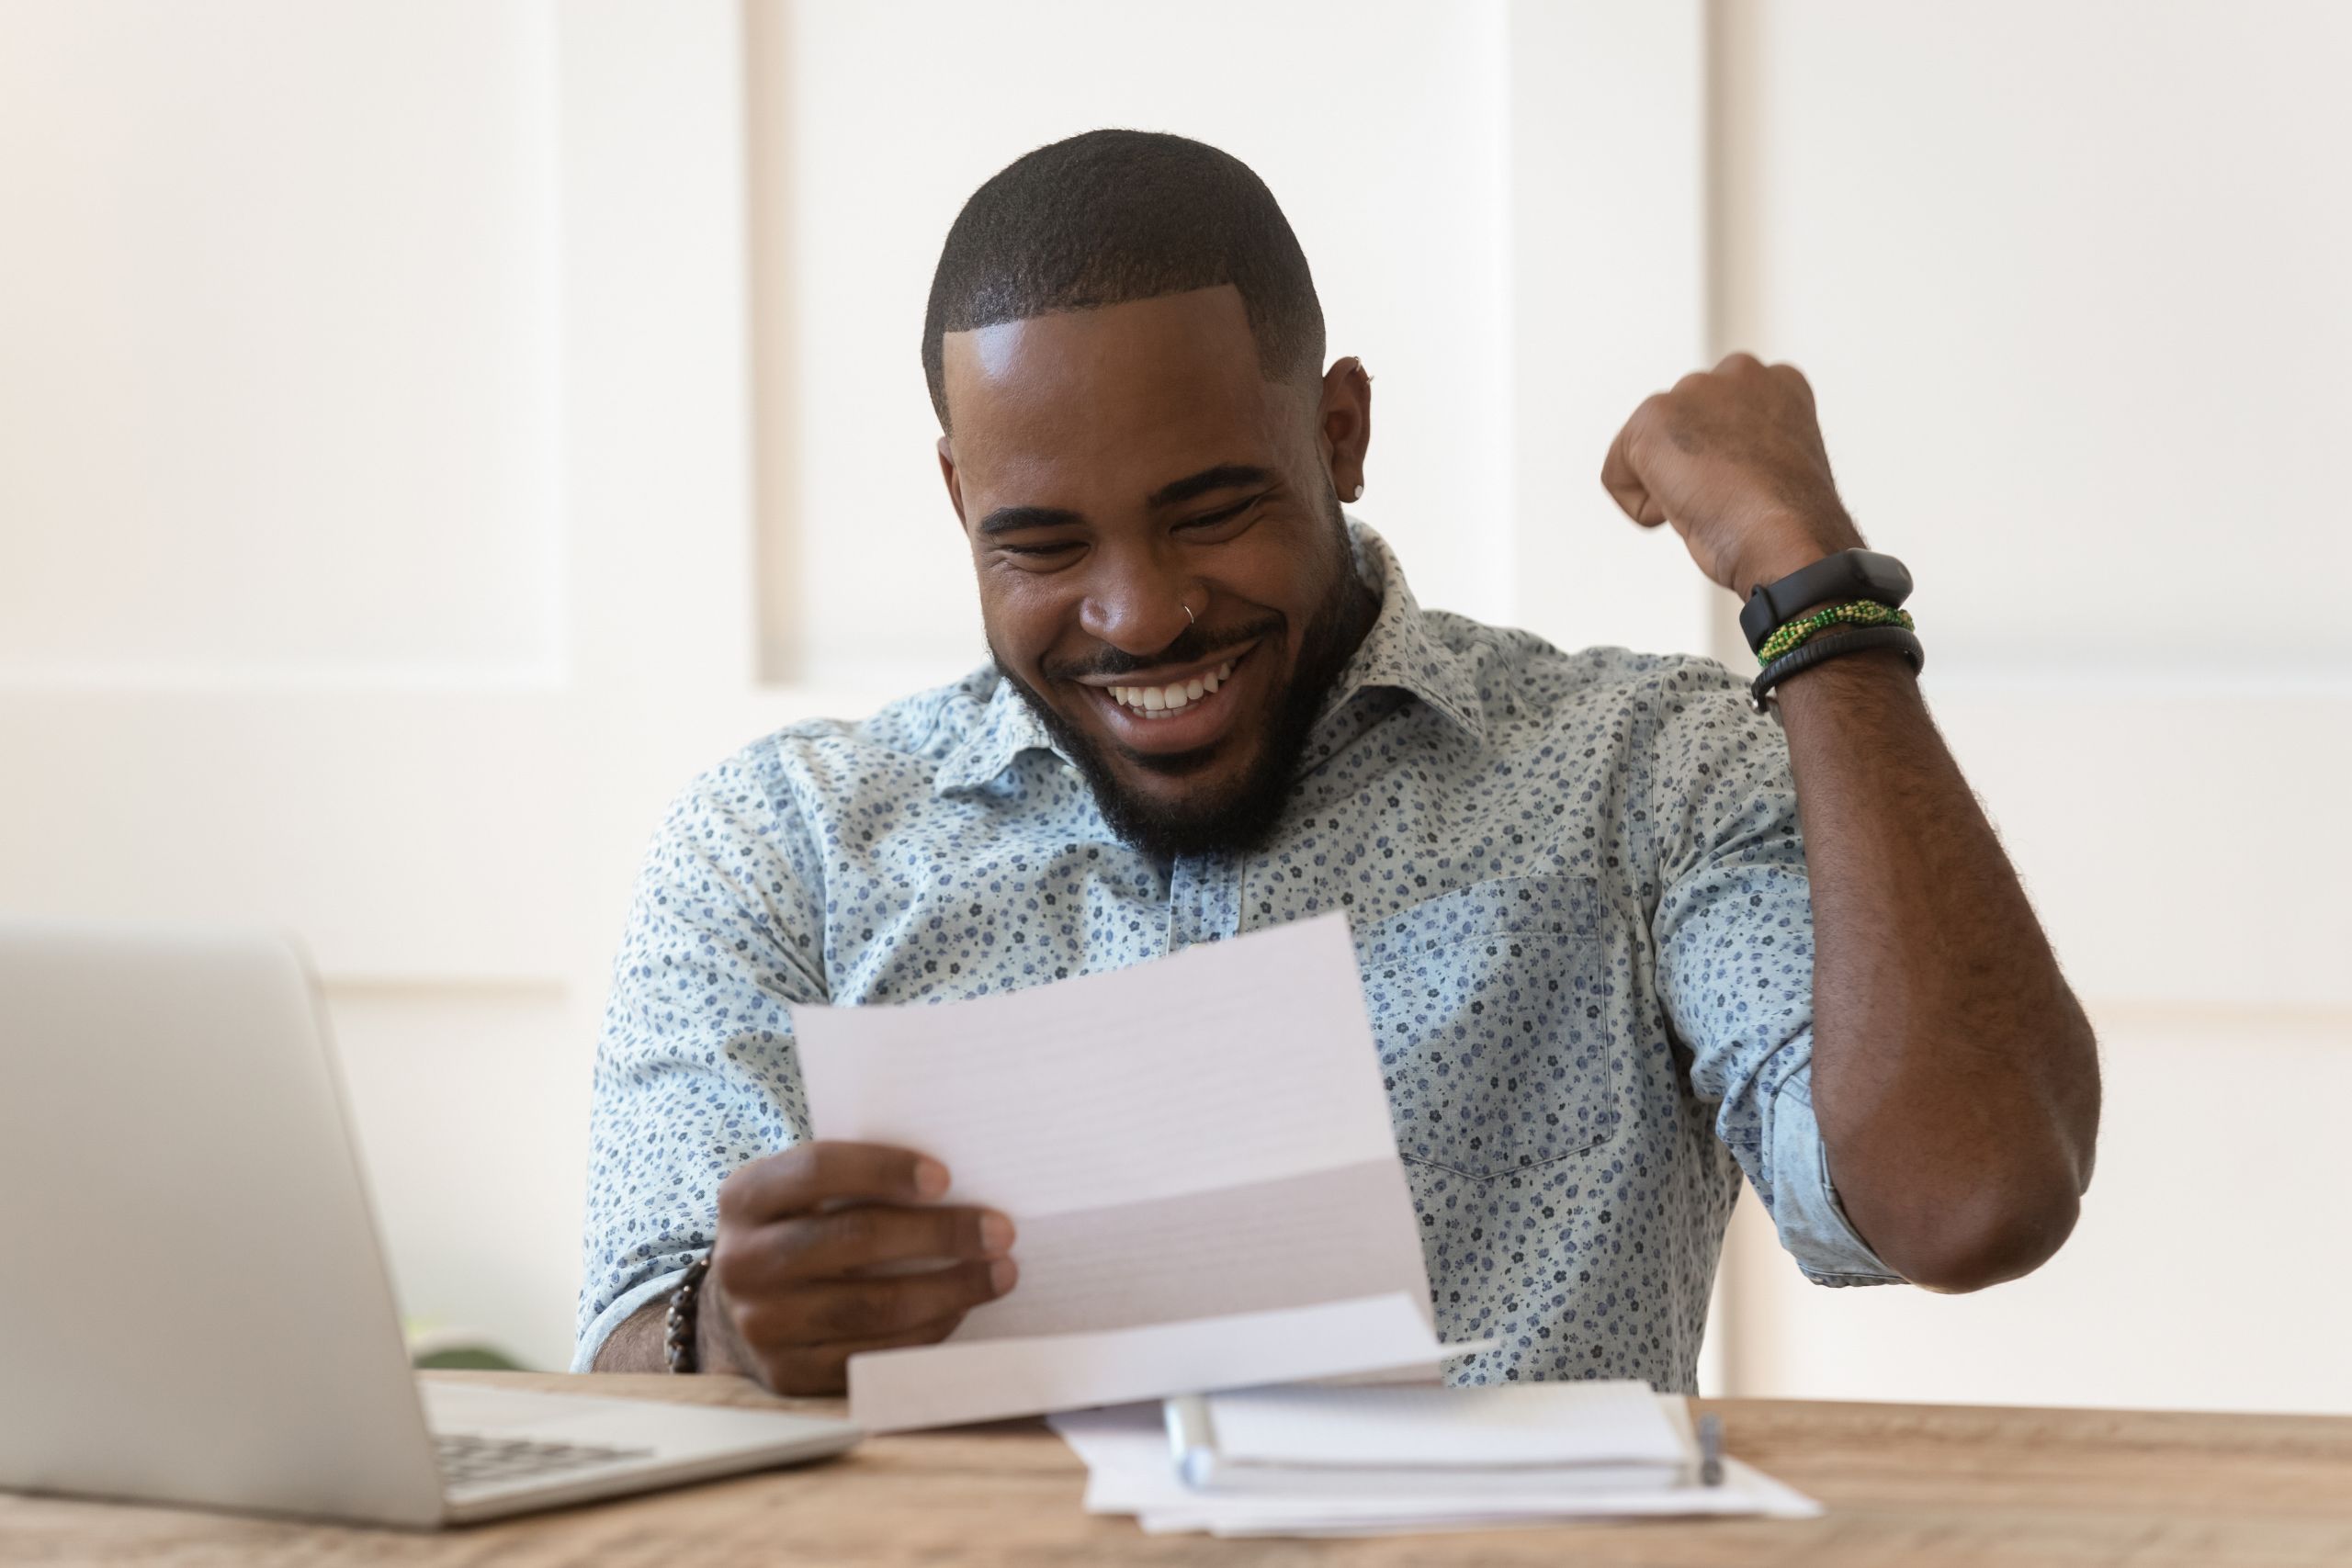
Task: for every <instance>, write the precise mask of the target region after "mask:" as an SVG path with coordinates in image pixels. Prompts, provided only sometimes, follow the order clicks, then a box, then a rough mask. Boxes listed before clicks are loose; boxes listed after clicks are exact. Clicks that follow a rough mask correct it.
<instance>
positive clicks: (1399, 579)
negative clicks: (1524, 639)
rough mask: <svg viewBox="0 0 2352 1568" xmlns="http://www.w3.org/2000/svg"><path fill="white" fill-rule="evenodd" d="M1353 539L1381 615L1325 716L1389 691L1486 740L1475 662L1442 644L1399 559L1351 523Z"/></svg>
mask: <svg viewBox="0 0 2352 1568" xmlns="http://www.w3.org/2000/svg"><path fill="white" fill-rule="evenodd" d="M1348 539H1349V542H1350V543H1351V545H1353V546H1354V547H1355V558H1356V575H1357V576H1358V577H1360V578H1362V579H1363V582H1364V586H1366V587H1367V588H1370V589H1371V590H1372V591H1373V592H1375V593H1377V594H1379V595H1380V613H1379V614H1378V615H1375V616H1374V617H1373V622H1372V629H1371V630H1370V631H1367V632H1366V633H1364V637H1363V642H1361V643H1359V644H1357V645H1356V651H1355V654H1354V656H1353V657H1352V658H1351V659H1350V660H1348V662H1347V666H1346V667H1345V668H1344V669H1342V670H1341V671H1340V678H1339V679H1338V680H1337V681H1336V682H1332V694H1331V698H1330V700H1329V702H1327V703H1325V704H1324V706H1323V711H1324V713H1325V714H1326V715H1329V714H1333V713H1337V712H1338V711H1339V710H1340V709H1341V708H1343V707H1345V706H1346V705H1348V704H1349V703H1350V702H1351V701H1352V700H1353V699H1354V698H1355V696H1356V695H1357V694H1359V693H1361V692H1363V691H1366V690H1369V689H1372V688H1376V687H1384V686H1385V687H1391V688H1394V689H1396V690H1397V691H1402V692H1409V693H1411V694H1413V695H1414V696H1417V697H1419V698H1420V699H1421V701H1423V702H1425V703H1427V704H1428V705H1430V707H1432V708H1434V709H1436V710H1437V711H1438V713H1439V714H1441V715H1442V716H1444V717H1445V718H1446V719H1448V720H1449V721H1451V722H1452V723H1453V724H1454V725H1455V726H1457V727H1458V728H1461V729H1463V730H1464V731H1465V732H1466V733H1467V734H1468V735H1469V736H1470V738H1471V739H1474V740H1478V741H1484V740H1485V739H1487V721H1486V716H1485V714H1484V712H1483V711H1482V709H1481V706H1480V704H1479V701H1478V681H1477V675H1476V671H1473V670H1472V669H1471V668H1470V663H1469V660H1465V659H1464V658H1463V657H1462V655H1460V654H1458V653H1456V652H1454V651H1453V649H1450V648H1448V647H1446V646H1445V644H1444V643H1442V642H1441V641H1440V640H1439V639H1438V637H1437V636H1436V631H1435V628H1434V627H1432V626H1430V617H1429V615H1428V614H1427V612H1425V611H1424V610H1422V608H1421V605H1420V602H1419V600H1417V599H1415V598H1414V597H1413V591H1412V589H1411V588H1410V587H1408V586H1407V584H1406V581H1405V569H1404V568H1403V567H1401V566H1399V565H1398V564H1397V552H1396V551H1394V550H1392V549H1390V548H1389V547H1388V541H1387V540H1385V539H1384V538H1382V537H1381V536H1379V535H1378V534H1375V533H1374V532H1373V531H1372V529H1371V528H1370V527H1368V526H1367V525H1364V524H1363V523H1360V522H1357V521H1356V520H1355V519H1353V518H1350V519H1349V520H1348Z"/></svg>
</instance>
